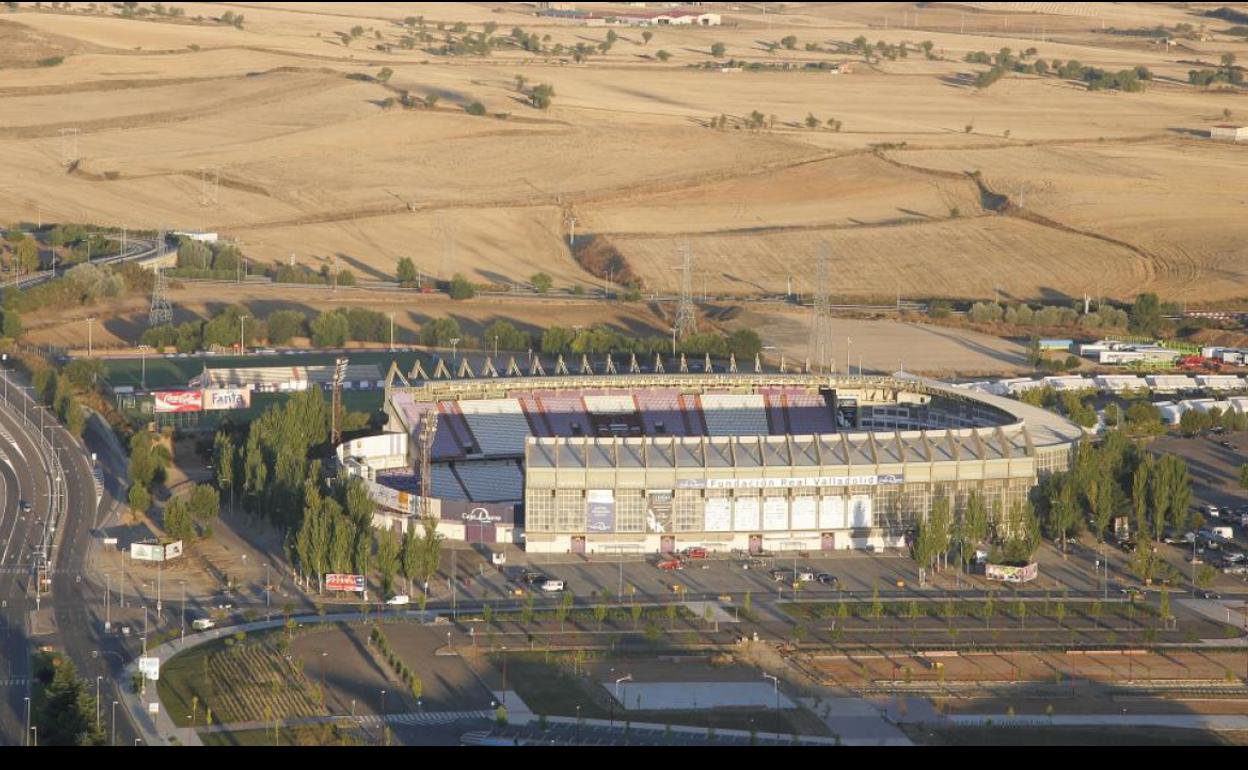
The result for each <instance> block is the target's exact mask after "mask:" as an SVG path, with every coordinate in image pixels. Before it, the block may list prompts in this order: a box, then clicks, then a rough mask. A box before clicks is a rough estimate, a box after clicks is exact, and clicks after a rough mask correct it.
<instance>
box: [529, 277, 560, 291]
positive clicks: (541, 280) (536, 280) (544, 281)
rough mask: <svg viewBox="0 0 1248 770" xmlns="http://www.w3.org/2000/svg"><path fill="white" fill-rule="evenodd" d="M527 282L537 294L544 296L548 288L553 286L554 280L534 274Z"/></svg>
mask: <svg viewBox="0 0 1248 770" xmlns="http://www.w3.org/2000/svg"><path fill="white" fill-rule="evenodd" d="M529 282H530V283H532V284H533V288H534V289H536V290H537V293H538V294H545V293H546V292H548V291H550V287H551V286H553V285H554V283H555V282H554V280H553V279H552V278H551V277H550V276H549V275H547V274H546V273H534V274H533V276H532V277H531V278H529Z"/></svg>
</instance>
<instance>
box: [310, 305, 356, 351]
mask: <svg viewBox="0 0 1248 770" xmlns="http://www.w3.org/2000/svg"><path fill="white" fill-rule="evenodd" d="M311 331H312V344H313V345H314V346H316V347H318V348H341V347H343V346H344V345H346V344H347V339H348V338H349V337H350V336H351V323H350V322H349V321H348V320H347V317H346V315H345V314H344V313H343V312H342V311H340V310H331V311H330V312H328V313H321V314H320V315H319V316H317V317H316V320H315V321H313V322H312V329H311Z"/></svg>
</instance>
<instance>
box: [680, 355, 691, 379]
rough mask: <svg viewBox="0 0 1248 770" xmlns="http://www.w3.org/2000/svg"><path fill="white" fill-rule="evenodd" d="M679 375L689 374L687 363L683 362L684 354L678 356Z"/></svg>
mask: <svg viewBox="0 0 1248 770" xmlns="http://www.w3.org/2000/svg"><path fill="white" fill-rule="evenodd" d="M680 373H681V374H688V373H689V362H688V361H686V360H685V354H684V353H681V354H680Z"/></svg>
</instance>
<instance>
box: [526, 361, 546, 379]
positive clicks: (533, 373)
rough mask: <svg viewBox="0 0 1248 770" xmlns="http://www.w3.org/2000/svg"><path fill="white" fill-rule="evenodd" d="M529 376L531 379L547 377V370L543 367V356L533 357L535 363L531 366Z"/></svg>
mask: <svg viewBox="0 0 1248 770" xmlns="http://www.w3.org/2000/svg"><path fill="white" fill-rule="evenodd" d="M529 376H530V377H545V376H546V370H545V369H544V368H543V367H542V357H541V356H533V361H532V363H530V364H529Z"/></svg>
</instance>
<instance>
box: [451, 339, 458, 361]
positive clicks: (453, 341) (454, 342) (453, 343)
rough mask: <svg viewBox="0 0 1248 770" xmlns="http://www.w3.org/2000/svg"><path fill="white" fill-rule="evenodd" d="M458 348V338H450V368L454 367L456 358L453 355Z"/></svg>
mask: <svg viewBox="0 0 1248 770" xmlns="http://www.w3.org/2000/svg"><path fill="white" fill-rule="evenodd" d="M458 347H459V337H451V366H454V365H455V363H456V361H457V359H458V357H457V356H456V354H455V350H456V348H458Z"/></svg>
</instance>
